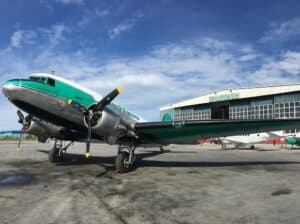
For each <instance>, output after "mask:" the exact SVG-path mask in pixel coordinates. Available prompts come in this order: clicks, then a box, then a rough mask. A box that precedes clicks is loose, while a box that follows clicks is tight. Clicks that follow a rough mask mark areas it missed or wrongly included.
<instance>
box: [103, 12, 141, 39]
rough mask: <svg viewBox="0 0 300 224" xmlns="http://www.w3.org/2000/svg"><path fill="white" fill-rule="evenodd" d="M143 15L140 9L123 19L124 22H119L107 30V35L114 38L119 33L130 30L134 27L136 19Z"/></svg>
mask: <svg viewBox="0 0 300 224" xmlns="http://www.w3.org/2000/svg"><path fill="white" fill-rule="evenodd" d="M143 16H144V15H143V13H141V12H140V11H138V12H137V13H136V14H134V15H133V16H132V17H131V18H129V19H127V20H125V21H124V22H121V23H119V24H118V25H116V26H115V27H113V28H112V29H110V30H109V31H108V36H109V38H110V39H114V38H116V37H117V36H119V35H120V34H121V33H123V32H125V31H128V30H130V29H131V28H132V27H134V26H135V25H136V23H137V21H138V19H140V18H142V17H143Z"/></svg>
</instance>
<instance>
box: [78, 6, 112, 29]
mask: <svg viewBox="0 0 300 224" xmlns="http://www.w3.org/2000/svg"><path fill="white" fill-rule="evenodd" d="M109 14H110V11H109V10H107V9H95V10H87V11H86V12H85V14H84V15H83V16H82V18H81V19H80V20H79V22H78V23H77V25H78V26H79V27H81V28H82V27H84V26H86V25H88V24H90V23H91V22H93V21H94V20H96V19H98V18H101V19H103V18H104V17H106V16H108V15H109Z"/></svg>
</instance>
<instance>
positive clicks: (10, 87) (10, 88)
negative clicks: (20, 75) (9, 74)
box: [2, 79, 20, 98]
mask: <svg viewBox="0 0 300 224" xmlns="http://www.w3.org/2000/svg"><path fill="white" fill-rule="evenodd" d="M19 84H20V81H19V80H16V79H14V80H8V81H5V82H4V83H3V85H2V92H3V94H4V96H6V97H7V98H11V97H12V95H13V93H14V92H15V91H16V89H17V88H18V86H19Z"/></svg>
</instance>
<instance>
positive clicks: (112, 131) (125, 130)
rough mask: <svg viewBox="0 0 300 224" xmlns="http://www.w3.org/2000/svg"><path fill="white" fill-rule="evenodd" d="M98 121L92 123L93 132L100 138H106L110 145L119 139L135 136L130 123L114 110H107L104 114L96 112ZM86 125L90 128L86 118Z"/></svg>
mask: <svg viewBox="0 0 300 224" xmlns="http://www.w3.org/2000/svg"><path fill="white" fill-rule="evenodd" d="M96 113H98V114H95V116H96V118H97V119H96V121H93V122H92V131H93V133H96V134H97V135H99V136H104V137H106V141H107V143H109V144H114V143H115V141H114V140H112V139H115V140H117V139H118V138H119V137H123V136H133V135H134V133H133V132H132V131H131V128H130V124H129V122H126V120H124V119H123V118H122V117H121V116H120V115H119V114H117V113H115V112H114V111H113V110H111V109H109V108H106V109H105V110H104V111H102V112H96ZM84 124H85V126H86V127H88V124H87V120H86V118H85V119H84Z"/></svg>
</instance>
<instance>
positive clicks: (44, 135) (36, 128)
mask: <svg viewBox="0 0 300 224" xmlns="http://www.w3.org/2000/svg"><path fill="white" fill-rule="evenodd" d="M60 130H61V127H59V126H56V125H54V124H52V123H49V122H46V121H41V120H37V119H32V120H31V121H30V123H29V126H28V128H27V129H26V133H28V134H31V135H35V136H37V137H38V141H40V142H46V141H47V139H48V138H51V137H59V135H60V134H59V133H60Z"/></svg>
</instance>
